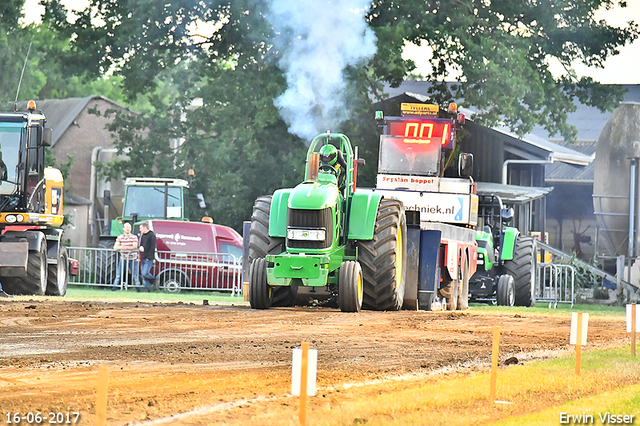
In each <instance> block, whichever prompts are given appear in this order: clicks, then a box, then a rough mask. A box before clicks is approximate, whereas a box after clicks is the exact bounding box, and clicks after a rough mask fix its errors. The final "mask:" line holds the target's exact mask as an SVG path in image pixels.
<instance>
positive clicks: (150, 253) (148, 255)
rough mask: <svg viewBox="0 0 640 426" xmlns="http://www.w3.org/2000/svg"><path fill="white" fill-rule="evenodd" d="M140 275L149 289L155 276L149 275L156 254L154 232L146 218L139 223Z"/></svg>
mask: <svg viewBox="0 0 640 426" xmlns="http://www.w3.org/2000/svg"><path fill="white" fill-rule="evenodd" d="M140 232H141V233H142V235H141V236H140V253H141V255H140V275H142V283H143V284H144V288H145V290H146V291H148V292H150V291H151V281H154V280H155V279H156V277H154V276H153V275H151V268H153V260H154V257H155V254H156V234H154V233H153V231H152V230H150V229H149V222H147V221H146V220H145V221H144V222H142V223H141V224H140Z"/></svg>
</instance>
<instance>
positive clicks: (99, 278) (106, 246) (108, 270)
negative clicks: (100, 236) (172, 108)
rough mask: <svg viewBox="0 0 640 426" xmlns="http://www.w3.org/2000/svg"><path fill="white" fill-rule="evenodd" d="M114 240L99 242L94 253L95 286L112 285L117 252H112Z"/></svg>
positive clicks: (116, 265) (116, 263)
mask: <svg viewBox="0 0 640 426" xmlns="http://www.w3.org/2000/svg"><path fill="white" fill-rule="evenodd" d="M115 243H116V240H115V239H105V240H100V242H99V243H98V248H99V249H100V250H98V251H96V284H109V285H111V284H113V281H114V280H115V279H116V270H117V269H118V252H116V251H115V250H113V246H114V244H115Z"/></svg>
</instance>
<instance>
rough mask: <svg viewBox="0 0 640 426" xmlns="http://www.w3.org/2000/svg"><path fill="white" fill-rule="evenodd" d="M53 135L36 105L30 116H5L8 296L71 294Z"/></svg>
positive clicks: (1, 265)
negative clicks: (48, 156) (51, 159)
mask: <svg viewBox="0 0 640 426" xmlns="http://www.w3.org/2000/svg"><path fill="white" fill-rule="evenodd" d="M52 132H53V131H52V129H51V128H48V127H46V118H45V116H44V114H42V113H41V112H36V104H35V102H34V101H29V103H28V106H27V111H25V112H17V111H16V112H10V113H0V232H1V235H0V282H1V283H2V287H3V289H4V290H5V291H6V292H7V293H9V294H38V295H43V294H48V295H52V296H64V294H65V293H66V291H67V284H68V281H69V278H68V275H69V274H68V273H69V258H68V254H67V249H66V247H65V246H64V244H63V243H62V229H61V226H62V223H63V220H64V217H63V214H62V201H63V187H64V182H63V178H62V174H61V173H60V171H59V170H57V169H54V168H49V167H45V149H46V147H48V146H51V137H52Z"/></svg>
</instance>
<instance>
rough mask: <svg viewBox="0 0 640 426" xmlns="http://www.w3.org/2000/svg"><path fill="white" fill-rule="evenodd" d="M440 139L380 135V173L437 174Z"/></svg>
mask: <svg viewBox="0 0 640 426" xmlns="http://www.w3.org/2000/svg"><path fill="white" fill-rule="evenodd" d="M440 141H441V138H417V137H411V138H409V137H402V136H388V135H382V136H380V159H379V161H378V173H391V174H406V175H409V174H410V175H422V176H434V175H437V174H438V169H439V167H438V166H439V164H440Z"/></svg>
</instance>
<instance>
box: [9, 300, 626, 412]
mask: <svg viewBox="0 0 640 426" xmlns="http://www.w3.org/2000/svg"><path fill="white" fill-rule="evenodd" d="M550 312H551V313H552V312H553V311H550ZM623 321H624V320H623V318H608V317H592V318H590V322H589V347H590V348H594V347H607V346H620V345H624V344H625V343H628V342H627V339H628V338H627V336H626V333H625V330H624V322H623ZM494 326H500V327H501V346H500V349H501V353H500V359H501V361H504V360H506V359H508V358H510V357H516V358H518V360H519V361H520V362H526V361H527V360H529V359H532V358H540V357H547V356H555V355H558V354H562V353H565V352H566V351H568V350H573V349H572V347H571V349H570V347H569V345H568V334H569V327H570V319H569V318H568V317H560V316H553V315H551V316H546V315H538V314H534V313H530V312H528V311H527V310H526V309H522V311H521V312H519V313H517V314H513V313H510V314H500V313H487V312H474V310H473V309H471V310H470V311H466V312H455V313H450V312H410V311H402V312H370V311H364V312H362V313H359V314H347V313H341V312H340V311H339V310H336V309H329V308H311V307H307V308H278V309H271V310H268V311H257V310H251V309H249V308H248V307H247V306H233V305H224V306H221V305H202V304H160V303H157V304H146V303H102V302H98V303H96V302H90V303H89V302H72V301H65V300H51V299H44V298H43V299H37V300H35V299H34V300H16V299H13V300H10V301H7V302H5V301H3V302H2V304H0V327H1V330H2V333H1V336H2V337H1V338H0V339H1V343H2V346H1V348H2V350H1V354H0V388H1V390H2V391H1V392H0V407H1V412H0V416H2V417H0V419H1V421H2V422H3V423H5V424H6V423H7V413H15V412H20V413H21V414H22V415H26V414H27V413H30V412H31V413H36V412H41V413H43V414H44V415H45V421H43V423H44V424H50V423H51V422H50V421H48V420H47V416H51V415H50V414H49V413H53V414H54V416H55V415H57V416H58V419H60V415H59V414H57V413H64V415H66V413H79V418H78V421H77V422H76V423H75V424H87V425H89V424H91V425H93V424H95V401H96V386H97V378H98V369H99V366H101V365H104V366H106V367H107V368H108V370H109V398H108V416H107V424H108V425H124V424H143V425H146V424H149V425H151V424H213V423H216V422H217V423H221V424H224V423H226V422H227V421H228V420H231V419H242V416H247V415H248V414H245V413H246V410H245V411H243V407H244V408H246V406H245V405H246V403H247V401H249V402H250V401H259V400H264V399H267V400H268V399H278V398H281V399H283V400H286V399H287V398H289V396H288V393H289V391H290V386H291V385H290V383H291V382H290V380H291V356H292V348H293V347H296V346H299V345H300V342H303V341H308V342H310V343H311V345H312V347H315V348H317V349H318V358H319V359H318V387H319V388H321V389H326V388H329V387H335V386H340V385H343V384H345V383H366V382H367V381H370V380H372V379H383V380H384V379H386V378H390V377H394V376H398V375H403V374H405V375H406V374H415V373H424V372H429V371H434V370H441V369H461V368H473V366H478V365H480V366H483V368H484V366H486V365H488V364H489V362H490V356H491V344H492V342H491V338H492V332H493V331H492V328H493V327H494ZM362 389H363V392H365V389H366V386H362ZM289 399H290V398H289ZM285 405H286V404H285ZM179 413H185V414H182V415H181V416H180V415H178V414H179ZM212 413H215V419H216V420H215V421H213V420H212V419H213V417H211V416H212ZM171 416H174V417H171ZM48 419H51V417H49V418H48ZM70 419H71V420H72V421H73V420H74V419H75V415H74V414H71V416H70ZM249 423H251V422H249ZM249 423H247V424H249ZM22 424H27V423H26V422H23V423H22ZM72 424H73V422H72Z"/></svg>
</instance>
